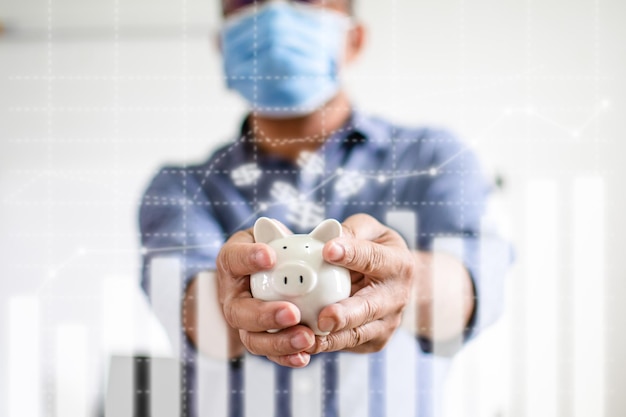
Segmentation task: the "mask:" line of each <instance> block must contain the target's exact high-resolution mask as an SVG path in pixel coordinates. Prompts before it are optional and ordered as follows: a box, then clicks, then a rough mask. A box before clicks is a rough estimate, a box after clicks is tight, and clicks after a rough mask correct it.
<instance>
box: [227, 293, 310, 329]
mask: <svg viewBox="0 0 626 417" xmlns="http://www.w3.org/2000/svg"><path fill="white" fill-rule="evenodd" d="M224 317H225V318H226V321H227V322H228V324H229V325H230V326H231V327H233V328H235V329H242V330H246V331H249V332H265V331H268V330H271V329H285V328H287V327H291V326H295V325H296V324H298V323H300V310H299V309H298V307H296V306H295V305H293V304H292V303H289V302H286V301H262V300H258V299H256V298H250V297H240V298H234V299H231V300H230V301H229V302H227V303H225V304H224Z"/></svg>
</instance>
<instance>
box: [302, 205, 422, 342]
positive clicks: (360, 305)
mask: <svg viewBox="0 0 626 417" xmlns="http://www.w3.org/2000/svg"><path fill="white" fill-rule="evenodd" d="M343 228H344V233H343V236H342V237H339V238H336V239H333V240H331V241H329V242H327V243H326V245H325V246H324V250H323V256H324V259H325V260H326V261H327V262H329V263H332V264H335V265H340V266H343V267H345V268H347V269H349V270H350V271H351V278H352V294H351V297H350V298H348V299H346V300H343V301H341V302H339V303H336V304H332V305H330V306H327V307H325V308H324V309H323V310H322V311H321V312H320V314H319V319H318V326H319V328H320V329H321V330H323V331H330V332H331V333H330V334H329V335H328V336H321V337H319V336H318V338H317V340H316V344H315V346H314V347H313V348H312V349H311V350H309V353H318V352H330V351H338V350H348V351H353V352H361V353H367V352H376V351H379V350H381V349H382V348H383V347H384V346H385V344H386V343H387V342H388V341H389V339H390V338H391V336H392V335H393V333H394V331H395V330H396V329H397V328H398V326H399V325H400V322H401V319H402V312H403V310H404V308H405V306H406V305H407V303H408V302H409V298H410V293H411V290H412V285H413V276H414V271H415V256H414V255H413V253H412V252H411V251H410V250H409V249H408V247H407V245H406V243H405V242H404V240H403V239H402V237H401V236H400V235H399V234H398V233H397V232H395V231H394V230H392V229H390V228H388V227H386V226H384V225H383V224H381V223H379V222H378V221H377V220H376V219H374V218H373V217H371V216H369V215H366V214H357V215H354V216H351V217H349V218H348V219H346V221H345V222H344V223H343Z"/></svg>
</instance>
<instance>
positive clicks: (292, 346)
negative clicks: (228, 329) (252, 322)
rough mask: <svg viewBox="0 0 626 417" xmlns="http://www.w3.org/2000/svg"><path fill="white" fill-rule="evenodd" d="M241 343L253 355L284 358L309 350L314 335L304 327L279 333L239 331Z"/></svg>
mask: <svg viewBox="0 0 626 417" xmlns="http://www.w3.org/2000/svg"><path fill="white" fill-rule="evenodd" d="M239 335H240V337H241V341H242V343H243V344H244V346H245V347H246V348H247V349H248V351H249V352H250V353H252V354H253V355H260V356H285V355H294V354H296V353H299V352H303V351H305V350H308V349H310V348H311V347H312V346H313V344H314V343H315V335H314V334H313V332H312V331H311V329H309V328H308V327H306V326H302V325H300V326H293V327H290V328H288V329H285V330H283V331H281V332H279V333H267V332H258V333H255V332H246V331H244V330H240V331H239Z"/></svg>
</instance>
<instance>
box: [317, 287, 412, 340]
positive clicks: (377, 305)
mask: <svg viewBox="0 0 626 417" xmlns="http://www.w3.org/2000/svg"><path fill="white" fill-rule="evenodd" d="M405 297H406V295H405V294H397V295H393V294H390V292H389V291H388V290H386V287H384V286H375V287H367V288H364V289H363V290H361V291H359V292H357V293H356V294H354V295H353V296H352V297H350V298H347V299H345V300H342V301H340V302H338V303H335V304H331V305H329V306H326V307H324V308H323V309H322V311H321V312H320V314H319V317H318V327H319V328H320V330H322V331H328V332H337V331H341V330H345V329H353V328H356V327H360V326H363V325H364V324H367V323H369V322H372V321H375V320H378V319H381V318H382V317H385V316H388V315H390V314H396V313H399V312H400V311H401V310H402V307H403V306H404V305H405V304H406V299H405Z"/></svg>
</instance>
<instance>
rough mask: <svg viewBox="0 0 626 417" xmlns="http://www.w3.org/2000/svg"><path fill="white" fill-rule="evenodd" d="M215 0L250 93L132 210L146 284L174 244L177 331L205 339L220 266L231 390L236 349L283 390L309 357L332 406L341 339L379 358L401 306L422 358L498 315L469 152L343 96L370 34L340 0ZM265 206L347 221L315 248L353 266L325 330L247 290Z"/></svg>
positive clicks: (263, 262) (270, 256)
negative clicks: (205, 274) (226, 125)
mask: <svg viewBox="0 0 626 417" xmlns="http://www.w3.org/2000/svg"><path fill="white" fill-rule="evenodd" d="M222 6H223V14H224V25H223V29H222V32H221V51H222V54H223V58H224V70H225V76H226V80H227V84H228V87H229V88H230V89H232V90H234V91H236V92H238V93H239V94H240V95H241V96H243V97H244V98H245V99H246V100H247V102H248V103H249V105H250V113H249V115H248V117H247V118H246V119H245V121H244V123H243V126H242V128H241V134H240V138H239V140H237V141H235V142H234V143H232V144H230V145H228V146H226V147H224V148H222V149H220V150H218V151H217V152H215V153H214V154H213V156H212V157H211V158H210V159H209V160H208V161H207V162H206V163H204V164H202V165H200V166H193V167H170V168H165V169H163V170H162V171H161V172H160V173H159V174H158V175H157V176H156V177H155V178H154V179H153V181H152V183H151V185H150V187H149V188H148V190H147V191H146V194H145V196H144V199H143V204H142V207H141V213H140V225H141V232H142V243H143V246H144V247H145V248H146V249H147V254H146V256H145V257H144V277H143V281H142V284H143V286H144V289H146V291H148V289H149V287H150V279H149V278H150V275H149V272H150V271H149V261H150V259H151V258H152V255H151V254H152V253H154V252H153V251H158V253H162V252H163V251H166V252H167V251H168V250H169V251H170V252H174V253H175V254H176V255H177V256H179V257H180V259H181V260H182V262H183V266H184V282H183V285H184V288H185V297H186V299H185V302H184V303H183V305H182V314H181V315H182V316H183V317H184V318H185V334H186V335H187V336H188V338H189V342H190V344H191V346H192V347H193V348H197V349H198V350H200V351H201V352H202V351H203V350H205V349H207V346H203V342H201V341H200V339H199V337H198V334H197V333H198V329H197V328H196V326H195V319H194V316H195V312H196V311H197V303H198V302H199V301H198V299H199V297H196V296H195V294H196V288H197V286H198V278H197V277H198V274H199V273H201V272H202V271H205V270H217V277H218V285H219V302H220V305H221V307H222V310H223V314H224V317H225V320H226V322H227V325H228V331H229V338H228V339H229V348H228V354H229V357H230V358H231V359H232V360H233V362H232V365H231V371H232V375H231V378H230V384H231V386H232V387H234V389H233V390H232V392H237V393H240V391H241V378H242V375H241V372H242V371H241V366H240V358H244V357H245V356H246V352H248V353H251V354H253V355H259V356H263V357H266V358H267V359H269V360H270V361H273V362H275V363H276V364H277V365H278V367H277V368H276V369H277V374H276V375H277V381H278V382H276V384H277V386H280V387H281V388H282V389H283V391H284V392H287V393H288V392H289V390H290V385H289V382H288V381H289V378H288V375H290V372H291V371H290V370H289V369H290V368H301V367H306V366H307V365H308V364H309V363H310V362H311V361H312V360H317V358H318V357H319V358H323V360H324V372H325V375H326V378H325V381H324V384H325V387H324V389H323V393H324V394H323V400H322V402H323V412H324V413H325V415H326V416H332V415H337V413H338V405H337V402H338V400H337V396H338V395H339V394H338V393H337V389H336V384H337V382H336V379H337V378H340V377H341V375H338V371H337V368H336V364H335V362H336V361H335V360H334V359H335V358H336V357H337V356H336V355H337V352H343V351H350V352H358V353H362V354H372V355H379V356H373V357H377V358H381V357H382V356H380V355H381V353H376V352H380V351H381V350H382V349H383V348H384V347H385V346H386V345H387V344H388V343H389V342H390V340H392V339H393V337H394V336H395V335H396V334H397V333H398V327H399V326H400V323H401V321H402V319H403V314H404V315H405V320H407V321H408V322H409V323H411V322H412V323H413V324H412V326H410V327H411V328H412V329H414V331H415V333H416V334H414V335H413V340H414V342H413V343H414V345H415V346H417V347H419V348H420V349H421V351H420V355H424V357H425V358H432V355H430V354H431V353H432V352H433V351H434V352H436V353H453V352H454V350H455V349H456V348H458V346H459V345H460V343H461V342H462V341H464V340H467V339H468V338H469V337H471V336H473V335H475V334H477V332H478V331H479V329H480V328H482V327H484V326H486V325H488V324H489V323H491V322H492V321H493V320H495V318H496V317H497V315H498V313H499V310H500V309H501V300H502V294H501V289H502V280H503V275H504V272H505V268H506V266H507V264H508V252H507V251H506V250H505V251H501V252H500V254H501V255H502V256H500V257H499V259H498V260H497V262H494V263H493V265H487V266H485V265H479V264H480V262H479V261H480V259H481V256H480V255H481V254H480V251H479V246H480V241H481V239H482V244H483V246H484V241H485V239H486V238H487V236H485V235H484V234H483V235H481V228H480V225H481V220H482V218H483V215H484V213H485V204H486V199H487V197H488V194H489V191H490V184H489V182H488V181H486V180H485V178H483V177H482V176H481V174H480V167H479V165H478V162H477V160H476V158H475V157H474V155H473V154H472V153H471V152H470V151H468V150H467V149H466V148H464V147H463V146H462V145H461V144H460V143H459V142H458V141H457V140H455V139H454V138H453V137H452V136H451V135H449V134H447V133H446V132H441V131H434V130H429V129H406V128H401V127H398V126H394V125H392V124H389V123H388V122H385V121H383V120H379V119H375V118H371V117H368V116H366V115H364V114H361V113H360V112H358V111H356V110H355V109H354V107H353V106H352V104H351V102H350V100H349V98H348V96H347V95H346V93H345V92H344V91H343V90H342V86H341V82H340V76H339V75H340V72H341V70H342V69H343V68H344V67H346V66H349V65H350V64H351V63H352V62H353V61H354V60H355V59H356V58H357V57H358V56H359V55H360V53H361V51H362V50H363V48H364V43H365V29H364V27H363V26H362V25H361V24H360V23H358V22H356V21H355V19H354V17H353V14H352V2H351V1H349V0H334V1H333V0H326V1H321V0H309V1H302V0H301V1H293V2H286V1H258V2H257V1H252V0H223V2H222ZM394 213H396V214H397V213H404V215H406V214H407V213H409V216H408V219H410V218H411V216H410V214H411V213H413V214H414V218H416V219H417V221H416V222H415V223H416V225H415V226H411V222H410V221H409V222H408V223H407V225H406V226H407V227H404V229H405V230H399V232H401V233H402V234H403V235H404V236H405V239H406V240H407V241H408V242H407V241H405V239H403V238H402V237H401V235H400V234H399V233H398V232H396V231H394V230H392V229H391V228H390V227H388V226H386V225H385V224H384V223H385V220H386V219H387V218H393V216H394ZM260 216H268V217H272V218H274V219H277V220H278V221H280V222H281V223H282V224H284V226H285V227H286V228H288V229H289V230H291V231H297V232H308V231H309V230H310V229H312V228H313V227H314V226H315V225H316V223H317V222H319V221H320V220H322V219H323V218H326V217H327V218H336V219H338V220H340V221H342V222H343V228H344V236H343V237H341V238H338V239H335V240H332V241H330V242H328V243H327V244H326V245H325V247H324V251H323V255H324V258H325V259H326V261H328V262H330V263H333V264H336V265H341V266H344V267H346V268H348V269H349V270H350V271H351V277H352V295H351V297H350V298H348V299H347V300H344V301H342V302H340V303H337V304H334V305H331V306H328V307H326V308H325V309H323V310H322V312H321V313H320V316H319V320H318V326H319V328H320V329H322V330H325V331H329V332H330V334H329V335H328V336H323V337H320V336H315V335H314V334H313V332H312V331H311V329H309V328H308V327H306V326H303V325H300V324H299V322H300V313H299V311H298V309H297V308H296V307H295V306H294V305H293V304H291V303H288V302H263V301H260V300H256V299H253V298H252V297H251V294H250V283H249V276H250V274H252V273H254V272H258V271H260V270H264V269H269V268H272V267H273V265H274V263H275V259H276V254H275V253H274V252H273V251H272V250H271V249H270V248H269V246H267V245H265V244H261V243H255V242H254V239H253V236H252V233H251V229H250V227H251V225H252V224H253V223H254V220H256V218H258V217H260ZM401 217H402V216H401ZM405 217H406V216H405ZM394 226H395V227H396V228H398V229H401V228H402V226H403V225H402V224H400V225H394ZM407 228H410V230H406V229H407ZM489 239H490V240H491V241H494V242H500V241H499V240H498V239H497V238H496V237H491V236H490V237H489ZM407 243H408V245H407ZM496 246H497V245H496ZM409 247H411V248H415V249H409ZM484 247H485V246H484ZM494 247H495V246H494ZM168 248H172V249H168ZM175 248H180V249H175ZM437 249H438V250H437ZM483 252H485V250H483ZM483 255H486V254H484V253H483ZM491 255H492V258H493V259H494V260H496V258H498V257H497V256H496V254H495V253H494V254H491ZM482 258H483V259H484V258H487V256H482ZM479 266H480V267H479ZM486 293H489V295H488V296H485V294H486ZM435 295H436V297H435ZM409 306H411V308H407V307H409ZM407 315H408V317H406V316H407ZM270 329H280V331H279V332H277V333H268V332H267V331H268V330H270ZM200 330H201V329H200ZM383 352H384V351H383ZM376 363H378V364H379V365H376ZM380 363H383V365H384V361H383V360H382V359H378V360H377V361H375V362H372V365H371V369H370V370H369V375H370V389H369V391H370V394H371V393H374V394H372V395H374V397H372V395H370V396H369V404H370V405H369V411H368V412H369V414H370V415H372V416H375V415H383V414H384V412H385V411H384V402H385V398H384V392H385V387H384V386H377V387H375V386H374V385H375V384H376V383H377V382H376V381H379V382H378V383H380V384H383V385H384V378H383V375H384V374H385V369H383V368H384V366H383V365H380ZM424 363H427V362H424ZM426 369H427V367H426V366H422V367H421V368H420V370H419V371H418V374H420V375H421V374H425V373H426V372H427V371H426ZM190 372H192V371H190ZM414 373H415V371H413V374H414ZM329 375H330V376H331V377H329ZM435 379H436V378H435ZM418 380H419V383H418V388H417V390H418V391H416V392H415V396H416V397H419V398H420V399H419V401H418V405H417V408H418V410H419V413H418V414H419V415H431V414H432V412H433V405H432V403H431V400H432V398H431V396H430V394H429V392H430V391H432V390H435V391H437V390H438V389H439V387H432V386H430V385H431V384H433V378H422V379H420V377H419V376H418ZM238 381H239V382H238ZM280 381H283V382H280ZM285 381H287V382H286V383H285ZM380 381H382V382H380ZM268 383H269V381H268ZM238 384H239V385H238ZM281 384H282V385H281ZM190 391H193V389H191V388H190ZM277 391H279V390H278V389H277ZM284 392H283V393H279V394H277V398H276V405H275V407H276V410H277V411H276V414H277V415H279V416H280V417H283V415H284V416H286V415H290V407H289V401H290V399H289V395H283V394H284ZM381 393H383V394H381ZM425 393H426V394H425ZM363 396H364V398H367V397H368V393H367V392H364V393H363ZM422 397H423V398H422ZM234 398H235V399H234V400H233V401H232V402H231V404H230V414H231V415H238V413H239V412H241V407H238V406H237V404H236V399H237V398H241V397H237V396H235V397H234ZM192 408H193V407H192ZM355 415H358V414H355Z"/></svg>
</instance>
